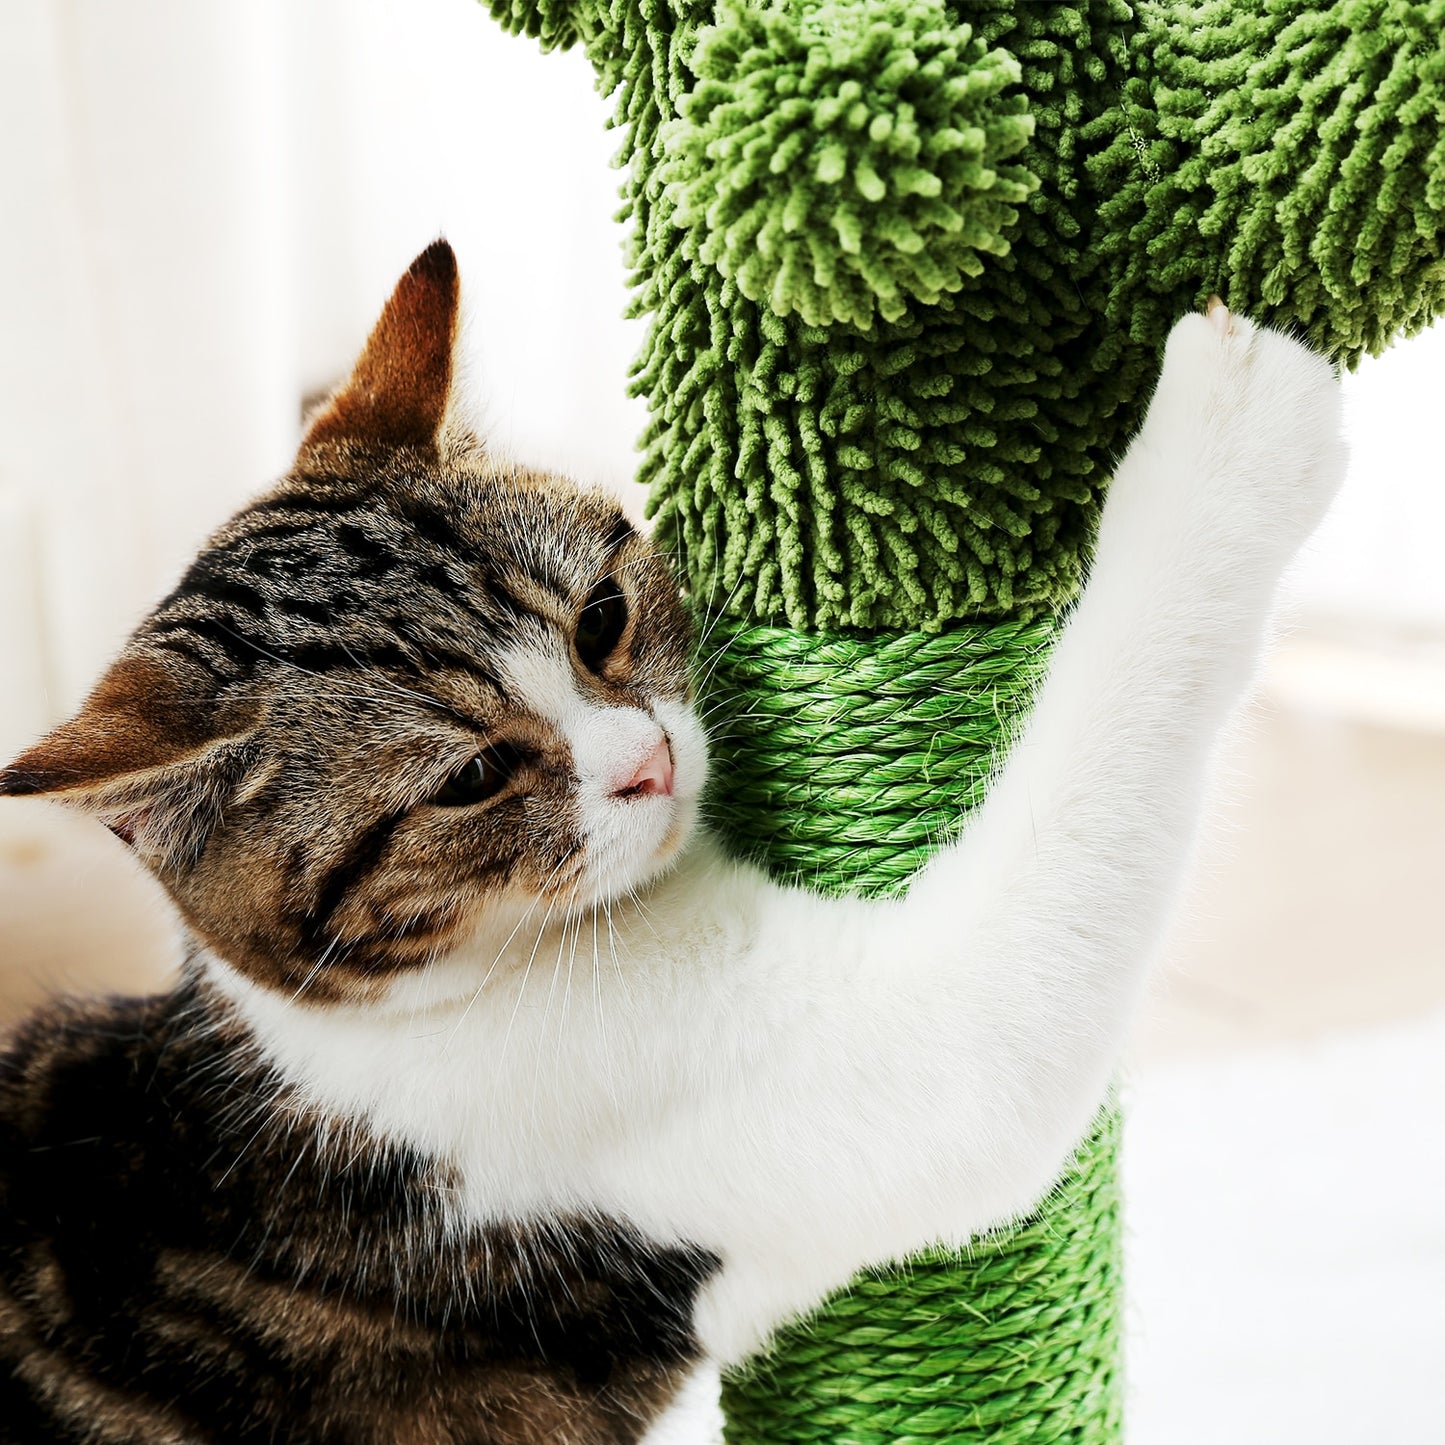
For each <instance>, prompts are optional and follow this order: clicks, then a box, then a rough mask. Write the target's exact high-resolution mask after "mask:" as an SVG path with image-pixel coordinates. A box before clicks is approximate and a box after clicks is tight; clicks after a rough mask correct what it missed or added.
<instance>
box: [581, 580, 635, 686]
mask: <svg viewBox="0 0 1445 1445" xmlns="http://www.w3.org/2000/svg"><path fill="white" fill-rule="evenodd" d="M626 626H627V599H626V598H625V597H623V595H622V593H621V592H619V591H618V590H617V584H616V583H615V582H613V581H611V580H610V579H609V580H608V581H605V582H599V583H598V584H597V585H596V586H595V587H594V588H593V589H592V593H591V595H590V596H589V597H588V598H587V602H586V604H585V606H584V607H583V608H582V613H581V615H580V616H579V617H578V619H577V656H578V657H580V658H581V659H582V661H583V663H584V664H585V665H586V666H587V667H589V668H591V669H592V671H593V672H596V671H597V669H598V668H599V667H601V666H602V664H603V663H604V662H606V661H607V659H608V658H609V657H610V656H611V655H612V650H613V649H614V648H615V647H616V646H617V642H618V639H619V638H620V637H621V636H622V633H623V630H624V629H625V628H626Z"/></svg>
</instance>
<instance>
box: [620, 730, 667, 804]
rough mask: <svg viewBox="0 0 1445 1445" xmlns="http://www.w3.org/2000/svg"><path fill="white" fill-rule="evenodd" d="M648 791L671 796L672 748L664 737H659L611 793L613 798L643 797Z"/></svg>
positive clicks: (661, 795)
mask: <svg viewBox="0 0 1445 1445" xmlns="http://www.w3.org/2000/svg"><path fill="white" fill-rule="evenodd" d="M650 793H656V794H657V795H658V796H659V797H663V798H670V797H671V796H672V749H671V748H670V747H669V746H668V742H667V739H666V737H663V738H661V739H660V740H659V741H658V744H657V746H656V747H655V748H653V750H652V751H651V752H650V753H649V754H648V755H647V756H646V757H645V758H644V759H643V760H642V766H641V767H640V768H638V770H637V771H636V772H635V773H634V774H633V775H632V779H631V781H630V782H627V783H624V784H623V785H622V786H621V787H620V788H618V790H617V791H616V792H615V793H613V795H612V796H613V797H614V798H643V797H646V796H647V795H648V794H650Z"/></svg>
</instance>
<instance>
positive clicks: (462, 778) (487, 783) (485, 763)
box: [427, 749, 516, 808]
mask: <svg viewBox="0 0 1445 1445" xmlns="http://www.w3.org/2000/svg"><path fill="white" fill-rule="evenodd" d="M515 767H516V758H515V757H513V756H511V755H510V754H508V753H505V752H502V751H501V750H499V749H489V750H488V751H487V752H484V753H478V754H477V755H476V757H474V758H472V759H471V760H470V761H469V762H465V763H463V764H462V765H461V767H459V768H458V769H457V770H456V772H454V773H453V774H452V775H451V777H449V778H448V779H447V780H446V782H444V783H443V784H442V785H441V787H440V788H438V789H437V790H436V792H435V793H433V794H432V796H431V797H430V798H428V799H427V801H428V802H429V803H434V804H435V805H436V806H437V807H440V808H465V807H467V806H468V805H469V804H471V803H481V802H485V801H486V800H487V799H488V798H490V797H492V796H493V794H495V793H499V792H501V790H502V789H503V787H505V786H506V782H507V779H508V778H510V777H511V776H512V771H513V769H514V768H515Z"/></svg>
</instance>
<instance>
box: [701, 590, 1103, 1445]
mask: <svg viewBox="0 0 1445 1445" xmlns="http://www.w3.org/2000/svg"><path fill="white" fill-rule="evenodd" d="M1055 632H1056V624H1055V623H1054V622H1053V621H1052V620H1039V621H1034V622H1003V623H994V624H989V625H981V626H974V627H963V628H958V629H956V630H954V631H950V632H945V633H941V634H929V633H901V634H897V635H893V636H877V637H866V638H863V637H855V636H847V635H833V636H822V637H819V636H813V635H809V634H806V633H800V632H793V631H790V630H788V629H786V628H778V627H766V626H751V625H746V624H738V623H732V622H729V621H727V620H726V619H723V620H714V622H713V624H712V626H711V628H710V630H709V635H708V648H709V654H710V660H709V663H708V672H707V676H706V679H705V686H704V689H703V691H704V705H705V706H706V707H707V708H708V709H710V710H712V711H713V722H712V724H711V729H712V731H713V735H714V744H713V746H714V754H715V769H714V782H713V784H712V786H711V787H710V789H709V797H708V809H709V814H710V818H711V822H712V825H713V827H714V828H716V829H717V830H718V831H719V832H720V833H721V834H722V836H723V837H725V838H726V839H728V841H729V842H730V844H731V845H732V846H733V847H734V848H735V849H737V850H738V851H740V852H742V853H745V854H747V855H750V856H752V857H754V858H757V859H759V860H760V861H761V862H763V863H764V864H765V865H766V866H768V867H769V868H770V869H772V870H773V871H774V872H775V873H777V874H779V875H781V876H783V877H785V878H788V879H791V880H792V881H795V882H799V883H803V884H808V885H811V886H813V887H816V888H820V889H823V890H825V891H828V892H835V893H862V894H865V895H868V896H871V897H883V896H889V895H894V894H897V893H901V892H902V891H904V890H905V888H906V886H907V881H908V878H909V877H910V876H911V875H912V874H913V873H915V872H916V871H917V870H918V868H919V867H921V866H922V864H923V863H924V862H925V861H926V860H927V858H928V857H929V855H930V854H931V853H932V852H933V851H934V849H935V848H936V847H937V846H938V845H939V844H940V843H942V842H943V841H945V840H946V839H947V838H948V837H949V836H950V835H951V834H952V833H954V832H955V831H956V829H957V827H958V825H959V822H960V821H961V819H962V818H963V816H964V815H965V814H966V813H967V812H968V810H969V809H970V808H972V807H973V806H974V805H975V804H977V803H978V802H979V801H981V799H982V796H983V792H984V789H985V787H986V785H987V783H988V781H989V778H990V777H991V775H992V773H993V769H994V767H995V765H996V761H997V757H998V753H999V750H1000V747H1001V746H1002V745H1003V744H1004V743H1005V742H1006V740H1007V738H1008V737H1009V734H1010V732H1011V730H1012V728H1013V726H1014V724H1015V722H1016V721H1017V720H1018V719H1019V718H1020V717H1021V716H1022V714H1023V712H1024V710H1025V709H1026V708H1027V706H1028V703H1029V700H1030V697H1031V696H1032V693H1033V690H1034V688H1035V686H1036V685H1037V684H1038V682H1039V681H1040V680H1041V679H1042V677H1043V674H1044V672H1045V670H1046V667H1047V662H1048V654H1049V647H1050V644H1051V643H1052V641H1053V639H1054V635H1055ZM1117 1132H1118V1124H1117V1119H1116V1118H1115V1117H1114V1116H1112V1115H1107V1116H1106V1117H1105V1119H1104V1121H1103V1122H1102V1123H1101V1125H1100V1128H1099V1130H1098V1132H1097V1133H1096V1134H1095V1136H1094V1138H1093V1139H1092V1140H1090V1142H1089V1143H1087V1144H1086V1145H1085V1146H1084V1148H1083V1149H1082V1150H1081V1151H1080V1155H1079V1159H1078V1162H1077V1164H1076V1166H1075V1168H1074V1169H1073V1170H1072V1171H1070V1173H1069V1174H1068V1175H1067V1176H1066V1178H1065V1179H1064V1180H1063V1182H1062V1183H1061V1184H1060V1185H1059V1187H1058V1188H1057V1189H1056V1190H1055V1192H1054V1193H1053V1195H1052V1196H1051V1197H1050V1198H1049V1200H1048V1201H1046V1203H1045V1204H1044V1205H1043V1206H1042V1207H1041V1209H1040V1210H1039V1211H1038V1213H1037V1214H1036V1215H1035V1216H1034V1217H1033V1218H1032V1219H1030V1220H1029V1221H1027V1222H1025V1223H1024V1224H1022V1225H1020V1226H1018V1227H1016V1228H1015V1229H1013V1230H1010V1231H1006V1232H1004V1233H1002V1234H1001V1235H999V1236H998V1237H994V1238H989V1239H985V1240H980V1241H977V1242H976V1243H975V1244H974V1245H973V1246H972V1247H971V1248H970V1249H969V1250H968V1251H967V1252H966V1253H964V1254H957V1253H953V1252H949V1251H944V1250H931V1251H928V1252H927V1253H925V1254H921V1255H918V1256H915V1257H913V1258H911V1259H909V1260H907V1261H905V1262H904V1263H903V1264H902V1265H901V1266H898V1267H896V1268H894V1269H890V1270H887V1271H870V1272H869V1273H867V1274H865V1275H862V1276H860V1277H859V1278H858V1279H857V1280H855V1281H854V1283H853V1285H852V1286H851V1287H850V1288H849V1289H847V1290H845V1291H844V1292H842V1293H841V1294H839V1295H836V1296H834V1297H833V1298H832V1299H830V1300H829V1301H827V1303H826V1304H825V1305H824V1306H822V1308H821V1309H820V1310H819V1312H818V1313H816V1314H815V1315H813V1316H811V1317H809V1319H807V1320H805V1321H803V1322H801V1323H800V1324H798V1325H795V1326H792V1327H791V1328H789V1329H787V1330H784V1331H783V1332H782V1334H781V1335H780V1336H779V1337H778V1338H777V1340H776V1341H774V1344H773V1347H772V1349H771V1350H770V1351H769V1352H768V1353H767V1355H765V1356H764V1357H762V1358H761V1359H760V1360H757V1361H755V1362H752V1363H751V1364H750V1365H749V1367H748V1368H747V1369H746V1370H744V1371H742V1372H740V1373H738V1374H736V1375H735V1376H733V1377H731V1378H730V1379H729V1380H728V1381H727V1382H726V1384H725V1390H724V1407H725V1414H726V1419H727V1431H726V1433H727V1440H728V1442H729V1445H791V1442H812V1441H816V1442H819V1445H822V1442H828V1445H923V1442H925V1441H940V1440H947V1441H952V1442H964V1441H977V1442H983V1441H985V1440H987V1441H990V1442H1024V1441H1028V1442H1031V1445H1033V1442H1037V1445H1043V1442H1051V1441H1064V1440H1067V1441H1071V1442H1075V1445H1082V1442H1089V1445H1092V1442H1097V1445H1105V1442H1113V1441H1115V1440H1117V1438H1118V1434H1117V1432H1118V1429H1119V1420H1120V1387H1121V1378H1122V1377H1121V1372H1120V1351H1121V1344H1120V1338H1121V1330H1120V1321H1121V1299H1120V1232H1119V1220H1118V1208H1119V1200H1118V1184H1117V1176H1116V1159H1115V1156H1116V1152H1117V1151H1116V1146H1117Z"/></svg>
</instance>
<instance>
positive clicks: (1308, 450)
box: [1140, 297, 1346, 555]
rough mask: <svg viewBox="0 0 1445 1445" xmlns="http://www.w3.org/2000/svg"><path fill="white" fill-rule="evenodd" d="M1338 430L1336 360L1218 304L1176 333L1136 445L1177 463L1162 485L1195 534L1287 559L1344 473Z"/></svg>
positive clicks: (1172, 334)
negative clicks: (1178, 492) (1180, 492)
mask: <svg viewBox="0 0 1445 1445" xmlns="http://www.w3.org/2000/svg"><path fill="white" fill-rule="evenodd" d="M1341 425H1342V404H1341V397H1340V386H1339V381H1338V378H1337V377H1336V375H1335V370H1334V367H1333V366H1332V365H1331V364H1330V362H1329V361H1328V360H1326V359H1325V358H1324V357H1323V356H1321V355H1320V354H1319V353H1318V352H1316V351H1314V350H1312V349H1311V348H1310V347H1308V346H1306V345H1305V344H1304V343H1303V342H1301V341H1297V340H1295V339H1294V338H1293V337H1290V336H1286V335H1284V334H1283V333H1282V332H1278V331H1271V330H1269V329H1268V328H1266V327H1261V326H1256V325H1255V324H1254V323H1253V322H1251V321H1250V320H1248V319H1247V318H1246V317H1243V316H1239V315H1236V314H1235V313H1234V312H1232V311H1230V310H1229V309H1228V308H1227V307H1226V306H1225V305H1224V303H1223V302H1221V301H1220V300H1219V299H1218V298H1217V297H1216V298H1213V299H1212V300H1211V302H1210V305H1209V309H1208V310H1207V311H1206V312H1205V313H1204V314H1203V315H1193V316H1186V317H1184V318H1183V319H1182V320H1181V321H1179V322H1177V323H1176V324H1175V326H1174V329H1173V330H1172V331H1171V332H1170V334H1169V340H1168V343H1167V344H1166V346H1165V350H1164V370H1163V375H1162V376H1161V377H1160V380H1159V387H1158V390H1157V391H1156V392H1155V394H1154V398H1153V400H1152V401H1151V403H1150V406H1149V414H1148V416H1147V418H1146V419H1145V423H1144V429H1143V432H1142V433H1141V436H1140V441H1141V442H1142V443H1143V445H1144V448H1145V450H1146V451H1147V452H1151V453H1153V454H1154V455H1155V456H1156V457H1160V458H1162V457H1166V456H1167V457H1170V458H1172V459H1176V460H1173V461H1172V462H1171V465H1170V466H1169V467H1168V468H1167V473H1168V483H1167V484H1170V483H1172V485H1175V486H1178V487H1180V488H1183V489H1185V490H1187V492H1188V494H1189V495H1188V496H1187V497H1185V496H1175V497H1174V498H1173V499H1172V504H1173V505H1175V506H1176V507H1180V506H1181V505H1182V514H1183V515H1185V516H1187V517H1188V519H1189V521H1190V523H1191V525H1193V526H1194V527H1197V528H1199V529H1203V530H1206V531H1211V532H1213V533H1214V534H1215V535H1216V536H1221V537H1222V536H1228V537H1230V538H1231V539H1233V540H1234V541H1235V542H1237V543H1239V544H1241V545H1243V544H1244V542H1245V539H1246V538H1247V537H1248V536H1251V535H1252V536H1253V537H1255V538H1256V539H1257V541H1258V543H1259V545H1260V546H1261V547H1263V548H1264V549H1266V550H1267V551H1268V552H1271V553H1276V554H1280V555H1292V554H1293V552H1294V550H1295V549H1296V548H1298V546H1299V545H1300V543H1301V542H1303V541H1304V539H1305V538H1306V537H1307V536H1308V535H1309V534H1310V533H1311V532H1312V531H1313V530H1314V528H1315V527H1316V526H1317V525H1318V523H1319V521H1320V518H1321V517H1323V515H1324V513H1325V511H1326V510H1327V508H1328V507H1329V504H1330V502H1331V500H1332V499H1333V498H1334V495H1335V493H1336V491H1337V490H1338V488H1339V484H1340V481H1341V480H1342V478H1343V476H1344V469H1345V458H1346V453H1345V447H1344V442H1343V439H1342V435H1341ZM1180 463H1183V464H1182V465H1181V464H1180ZM1178 514H1179V513H1176V515H1178Z"/></svg>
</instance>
